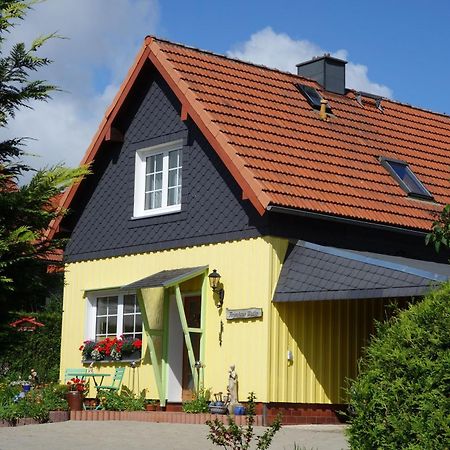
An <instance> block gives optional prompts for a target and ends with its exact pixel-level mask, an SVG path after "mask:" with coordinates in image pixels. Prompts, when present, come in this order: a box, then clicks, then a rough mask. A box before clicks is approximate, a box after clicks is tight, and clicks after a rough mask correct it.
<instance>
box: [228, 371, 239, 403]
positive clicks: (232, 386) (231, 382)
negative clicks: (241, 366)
mask: <svg viewBox="0 0 450 450" xmlns="http://www.w3.org/2000/svg"><path fill="white" fill-rule="evenodd" d="M237 378H238V376H237V373H236V370H235V366H234V364H233V365H232V366H230V370H229V371H228V386H227V391H228V398H229V401H230V406H231V407H233V405H236V404H237V403H238V392H237V383H238V381H237Z"/></svg>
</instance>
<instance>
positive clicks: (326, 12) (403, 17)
mask: <svg viewBox="0 0 450 450" xmlns="http://www.w3.org/2000/svg"><path fill="white" fill-rule="evenodd" d="M160 13H161V22H160V26H159V31H160V32H161V34H162V35H163V36H165V37H167V38H169V39H172V40H175V41H179V42H183V43H190V44H191V45H193V46H199V47H202V48H207V49H211V50H214V51H216V52H219V53H226V52H227V51H229V50H230V49H231V48H233V47H235V46H236V45H237V44H238V43H242V42H245V41H247V40H248V39H249V37H250V35H252V34H254V33H256V32H258V31H260V30H261V29H263V28H266V27H268V26H269V27H271V28H272V29H273V30H274V32H276V33H285V34H287V35H288V36H289V37H291V38H292V39H293V40H307V41H309V42H312V43H314V44H316V45H317V46H319V47H320V48H322V49H325V50H327V51H330V52H335V51H337V50H339V49H345V50H347V52H348V55H349V58H350V59H351V60H352V61H354V62H355V63H358V64H363V65H365V66H367V67H368V69H369V74H370V79H371V80H373V81H375V82H377V83H380V84H383V85H386V86H388V87H389V88H390V89H391V90H392V91H393V96H394V98H395V99H396V100H399V101H402V102H406V103H411V104H413V105H417V106H421V107H424V108H428V109H432V110H435V111H439V112H446V111H447V112H448V113H450V106H449V105H448V102H449V101H450V89H448V88H446V87H445V86H446V85H447V83H448V80H449V79H450V58H449V56H450V47H449V46H450V1H448V0H436V1H419V0H408V1H405V0H376V1H365V0H359V1H357V0H350V1H338V0H321V1H320V2H317V1H312V0H309V1H288V0H279V1H278V2H269V1H265V0H259V1H235V0H228V1H223V2H220V1H197V2H183V1H179V0H165V1H164V2H163V3H162V4H161V10H160ZM299 62H300V61H299Z"/></svg>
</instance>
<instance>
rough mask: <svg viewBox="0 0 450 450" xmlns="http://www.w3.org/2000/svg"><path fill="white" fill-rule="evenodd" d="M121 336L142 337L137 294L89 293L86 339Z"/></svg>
mask: <svg viewBox="0 0 450 450" xmlns="http://www.w3.org/2000/svg"><path fill="white" fill-rule="evenodd" d="M120 336H123V337H124V338H125V339H126V338H137V339H142V318H141V312H140V310H139V304H138V302H137V298H136V294H135V293H134V292H132V293H115V292H108V293H97V294H89V295H88V302H87V321H86V339H93V340H96V341H98V340H101V339H104V338H106V337H120Z"/></svg>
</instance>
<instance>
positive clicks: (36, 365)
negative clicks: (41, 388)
mask: <svg viewBox="0 0 450 450" xmlns="http://www.w3.org/2000/svg"><path fill="white" fill-rule="evenodd" d="M24 316H32V317H35V318H36V319H37V321H38V322H41V323H43V324H44V327H39V328H37V329H36V331H33V332H28V331H23V332H20V331H16V330H15V329H14V328H12V327H11V326H10V325H9V323H11V322H13V321H15V320H17V319H18V318H20V317H24ZM61 317H62V316H61V312H60V311H56V312H40V313H28V312H12V313H9V314H8V315H7V316H5V317H2V323H1V324H0V378H1V377H2V376H4V377H6V378H8V379H10V380H17V379H19V378H22V379H25V380H26V379H28V376H29V374H30V370H31V369H35V370H36V371H37V373H38V376H39V378H40V381H41V382H50V381H57V380H58V378H59V358H60V347H61Z"/></svg>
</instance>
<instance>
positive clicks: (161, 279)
mask: <svg viewBox="0 0 450 450" xmlns="http://www.w3.org/2000/svg"><path fill="white" fill-rule="evenodd" d="M207 269H208V266H199V267H186V268H184V269H172V270H162V271H161V272H158V273H155V274H153V275H150V276H149V277H146V278H142V279H141V280H138V281H134V282H133V283H131V284H127V285H126V286H122V289H126V290H128V289H130V290H131V289H142V288H151V287H158V286H159V287H164V288H168V287H172V286H175V285H176V284H180V283H182V282H183V281H187V280H190V279H191V278H195V277H197V276H198V275H201V274H202V273H203V272H205V271H206V270H207Z"/></svg>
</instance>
